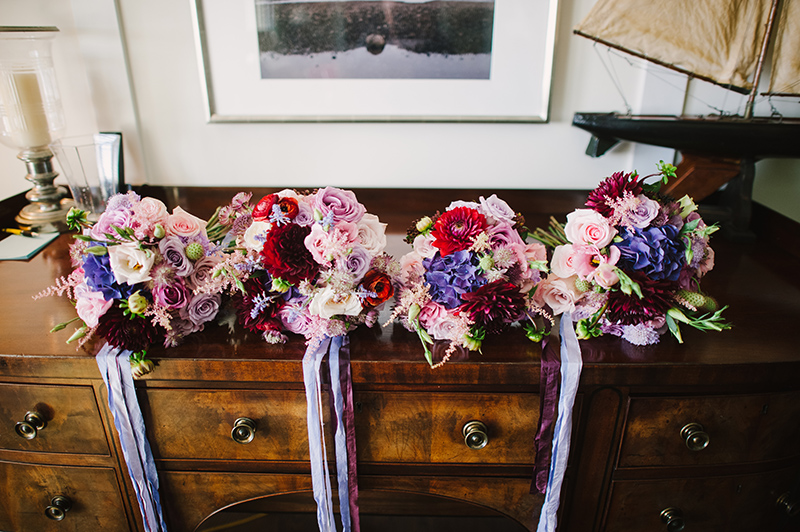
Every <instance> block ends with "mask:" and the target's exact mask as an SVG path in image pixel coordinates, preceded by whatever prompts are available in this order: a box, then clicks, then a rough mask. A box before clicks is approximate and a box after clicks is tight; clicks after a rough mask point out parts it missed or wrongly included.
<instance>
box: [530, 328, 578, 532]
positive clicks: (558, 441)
mask: <svg viewBox="0 0 800 532" xmlns="http://www.w3.org/2000/svg"><path fill="white" fill-rule="evenodd" d="M560 335H561V392H560V396H559V403H558V417H557V418H556V424H555V427H554V429H553V445H552V449H553V451H552V452H553V455H552V459H551V461H550V473H549V476H548V479H547V489H546V491H545V496H544V503H543V504H542V512H541V514H540V516H539V526H538V528H537V532H555V529H556V525H557V518H556V513H557V512H558V506H559V504H560V501H561V486H562V484H563V482H564V472H565V471H566V469H567V460H568V459H569V447H570V438H571V436H572V408H573V406H574V405H575V396H576V394H577V392H578V383H579V381H580V377H581V369H582V368H583V361H582V360H581V347H580V344H579V343H578V337H577V336H576V334H575V326H574V324H573V323H572V314H571V313H569V312H565V313H564V314H562V315H561V327H560Z"/></svg>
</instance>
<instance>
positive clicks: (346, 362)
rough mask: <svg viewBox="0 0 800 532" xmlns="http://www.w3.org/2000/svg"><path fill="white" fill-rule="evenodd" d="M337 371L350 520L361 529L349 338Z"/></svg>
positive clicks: (355, 530) (340, 357) (340, 355)
mask: <svg viewBox="0 0 800 532" xmlns="http://www.w3.org/2000/svg"><path fill="white" fill-rule="evenodd" d="M339 367H340V370H339V373H340V375H341V382H342V394H343V396H344V425H345V435H346V441H347V451H346V452H347V466H348V477H347V487H348V492H349V500H350V520H351V522H352V527H353V532H360V531H361V522H360V521H361V519H360V515H359V511H358V470H357V467H356V462H357V460H356V420H355V412H354V410H353V377H352V372H351V370H350V340H349V338H347V337H345V338H344V340H343V342H342V349H341V351H340V354H339Z"/></svg>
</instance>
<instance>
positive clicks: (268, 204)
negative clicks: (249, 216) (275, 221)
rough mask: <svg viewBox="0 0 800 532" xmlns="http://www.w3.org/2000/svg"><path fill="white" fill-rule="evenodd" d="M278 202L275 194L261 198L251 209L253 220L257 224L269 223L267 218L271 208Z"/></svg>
mask: <svg viewBox="0 0 800 532" xmlns="http://www.w3.org/2000/svg"><path fill="white" fill-rule="evenodd" d="M277 202H278V195H277V194H269V195H267V196H264V197H263V198H261V200H260V201H259V202H258V203H256V206H255V207H254V208H253V220H255V221H257V222H266V221H269V216H270V215H271V214H272V206H273V205H275V204H276V203H277Z"/></svg>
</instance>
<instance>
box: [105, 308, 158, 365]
mask: <svg viewBox="0 0 800 532" xmlns="http://www.w3.org/2000/svg"><path fill="white" fill-rule="evenodd" d="M97 334H99V335H100V336H102V337H103V338H105V339H106V341H107V342H108V343H109V345H112V346H114V347H119V348H120V349H128V350H130V351H133V352H134V353H136V352H138V351H144V350H146V349H148V348H149V347H150V345H151V344H152V343H153V342H155V340H156V339H157V338H158V337H159V331H158V329H157V328H156V326H155V325H153V322H152V321H151V320H150V318H140V317H138V316H134V317H133V319H131V318H130V317H129V316H126V315H125V314H124V313H123V310H122V309H121V308H119V306H118V305H116V304H115V305H113V306H112V307H111V308H109V309H108V311H107V312H106V313H105V314H103V316H102V317H101V318H100V322H99V323H98V324H97Z"/></svg>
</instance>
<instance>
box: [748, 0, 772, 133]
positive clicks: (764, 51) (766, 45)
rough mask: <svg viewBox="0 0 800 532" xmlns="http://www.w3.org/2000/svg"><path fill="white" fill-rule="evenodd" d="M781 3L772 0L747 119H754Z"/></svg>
mask: <svg viewBox="0 0 800 532" xmlns="http://www.w3.org/2000/svg"><path fill="white" fill-rule="evenodd" d="M779 3H780V0H772V7H771V8H770V10H769V19H768V20H767V31H766V32H764V40H763V41H762V42H761V51H760V52H759V53H758V62H757V63H756V72H755V74H754V76H753V88H752V89H751V90H750V94H748V96H747V105H746V106H745V109H744V117H745V118H753V109H754V108H755V104H756V94H757V93H758V83H759V81H760V80H761V70H762V68H764V59H765V58H766V55H767V49H768V48H769V41H770V38H771V37H772V26H773V24H774V23H775V16H776V14H777V13H778V4H779Z"/></svg>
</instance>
